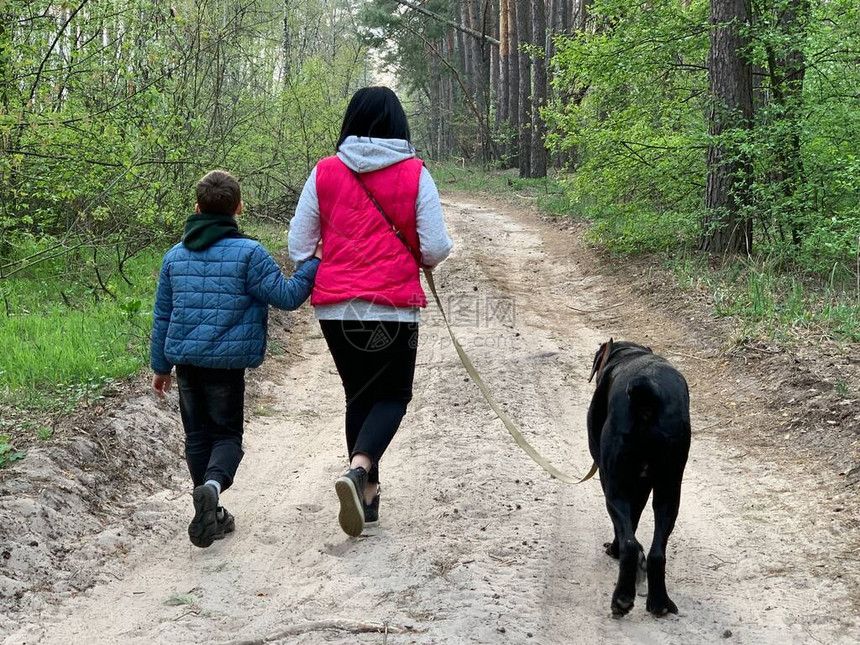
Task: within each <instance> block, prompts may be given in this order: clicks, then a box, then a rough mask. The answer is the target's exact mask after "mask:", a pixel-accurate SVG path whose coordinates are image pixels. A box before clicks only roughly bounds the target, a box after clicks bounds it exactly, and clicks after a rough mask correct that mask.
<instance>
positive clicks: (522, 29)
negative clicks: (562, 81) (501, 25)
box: [516, 0, 532, 177]
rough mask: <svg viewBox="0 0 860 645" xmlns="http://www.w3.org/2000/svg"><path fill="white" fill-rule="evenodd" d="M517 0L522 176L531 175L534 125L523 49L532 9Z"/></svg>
mask: <svg viewBox="0 0 860 645" xmlns="http://www.w3.org/2000/svg"><path fill="white" fill-rule="evenodd" d="M516 1H517V42H518V44H519V47H520V50H519V52H518V56H517V59H518V62H519V71H520V79H519V80H520V88H519V96H518V100H517V113H518V116H519V135H520V136H519V140H520V145H519V162H520V163H519V166H520V177H531V174H532V173H531V161H532V159H531V141H532V125H531V110H532V105H531V94H532V75H531V57H530V56H529V54H528V52H527V51H523V46H524V45H528V44H529V43H531V10H530V6H529V5H530V4H531V3H530V2H529V1H528V0H516Z"/></svg>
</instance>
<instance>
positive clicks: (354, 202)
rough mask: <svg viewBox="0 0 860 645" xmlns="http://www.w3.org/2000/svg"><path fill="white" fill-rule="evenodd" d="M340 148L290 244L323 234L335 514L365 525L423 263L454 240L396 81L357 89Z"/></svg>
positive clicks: (314, 299)
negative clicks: (336, 440)
mask: <svg viewBox="0 0 860 645" xmlns="http://www.w3.org/2000/svg"><path fill="white" fill-rule="evenodd" d="M336 149H337V154H336V155H334V156H332V157H327V158H326V159H323V160H322V161H320V162H319V163H318V164H317V166H316V168H314V170H313V172H311V175H310V177H309V178H308V181H307V183H306V184H305V187H304V190H302V194H301V197H300V198H299V203H298V206H297V207H296V215H295V217H294V218H293V221H292V223H291V226H290V235H289V245H290V257H291V258H292V259H293V260H294V261H296V262H300V261H303V260H307V259H308V258H310V257H311V256H312V255H313V254H314V251H315V249H316V246H317V243H318V242H319V241H321V244H322V258H323V259H322V264H321V265H320V269H319V272H318V274H317V278H316V284H315V286H314V291H313V294H312V296H311V304H312V305H313V306H314V313H315V315H316V318H317V319H318V320H319V321H320V327H321V328H322V333H323V336H324V337H325V339H326V343H327V344H328V347H329V351H330V352H331V355H332V358H333V359H334V363H335V366H336V367H337V371H338V373H339V374H340V377H341V380H342V381H343V389H344V393H345V395H346V445H347V449H348V452H349V458H350V465H349V470H348V472H347V473H346V474H344V475H343V476H342V477H339V478H338V479H337V481H336V482H335V490H336V492H337V495H338V498H339V500H340V514H339V516H338V520H339V522H340V526H341V528H342V529H343V530H344V531H345V532H346V533H347V534H348V535H351V536H358V535H361V532H362V531H363V530H364V525H365V523H372V522H376V521H377V520H378V517H379V466H378V464H379V460H380V458H381V457H382V455H383V453H384V452H385V449H386V448H387V447H388V444H389V443H390V442H391V440H392V439H393V438H394V435H395V433H396V432H397V429H398V428H399V427H400V422H401V420H402V419H403V416H404V415H405V414H406V407H407V405H408V403H409V401H410V400H411V399H412V381H413V377H414V374H415V356H416V351H417V347H418V321H419V311H420V308H421V307H424V306H426V304H427V298H426V297H425V295H424V291H423V289H422V288H421V281H420V278H419V269H420V268H421V267H422V266H423V267H426V268H431V269H432V268H433V267H435V266H436V265H437V264H439V263H440V262H441V261H442V260H444V259H445V258H446V257H447V256H448V254H449V253H450V252H451V248H452V246H453V243H452V242H451V239H450V238H449V237H448V232H447V230H446V229H445V221H444V219H443V217H442V206H441V204H440V203H439V193H438V191H437V189H436V185H435V183H434V182H433V179H432V178H431V177H430V173H429V172H428V171H427V169H426V168H424V164H423V162H422V161H421V160H420V159H418V158H417V157H416V153H415V149H414V148H413V147H412V144H411V143H410V133H409V124H408V122H407V119H406V113H405V112H404V110H403V106H402V105H401V104H400V101H399V100H398V99H397V96H396V95H395V94H394V92H392V91H391V90H390V89H388V88H386V87H366V88H364V89H362V90H359V91H358V92H356V94H355V96H353V97H352V100H351V101H350V103H349V106H348V107H347V109H346V115H345V116H344V118H343V125H342V126H341V132H340V139H339V140H338V142H337V146H336Z"/></svg>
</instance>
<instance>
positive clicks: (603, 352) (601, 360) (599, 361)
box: [588, 338, 614, 383]
mask: <svg viewBox="0 0 860 645" xmlns="http://www.w3.org/2000/svg"><path fill="white" fill-rule="evenodd" d="M613 346H614V339H613V338H610V339H609V342H608V343H603V344H602V345H601V346H600V349H598V350H597V353H596V354H595V355H594V362H593V363H592V364H591V376H589V377H588V382H589V383H591V381H592V380H593V379H594V375H595V374H597V373H598V372H600V370H602V369H603V367H604V366H605V365H606V361H607V360H608V359H609V355H610V354H611V353H612V348H613Z"/></svg>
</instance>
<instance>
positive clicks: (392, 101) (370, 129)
mask: <svg viewBox="0 0 860 645" xmlns="http://www.w3.org/2000/svg"><path fill="white" fill-rule="evenodd" d="M353 136H355V137H377V138H378V139H405V140H406V141H411V139H412V134H411V133H410V132H409V122H408V121H407V119H406V112H405V111H404V109H403V105H401V104H400V99H398V98H397V95H396V94H395V93H394V92H392V91H391V90H390V89H389V88H387V87H364V88H362V89H360V90H358V91H357V92H356V93H355V94H353V96H352V99H351V100H350V102H349V106H347V108H346V114H344V115H343V125H341V127H340V138H339V139H338V140H337V146H335V147H336V148H340V146H341V144H342V143H343V142H344V141H345V140H346V138H347V137H353Z"/></svg>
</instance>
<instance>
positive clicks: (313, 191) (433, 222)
mask: <svg viewBox="0 0 860 645" xmlns="http://www.w3.org/2000/svg"><path fill="white" fill-rule="evenodd" d="M337 156H338V157H339V158H340V160H341V161H343V162H344V163H345V164H346V165H347V166H348V167H349V168H351V169H352V170H355V171H357V172H372V171H374V170H381V169H382V168H387V167H388V166H392V165H394V164H396V163H399V162H401V161H404V160H406V159H411V158H412V157H414V156H415V149H414V148H413V147H412V145H411V144H410V143H409V142H408V141H404V140H403V139H368V138H365V137H348V138H347V139H346V140H345V141H344V142H343V143H342V144H341V146H340V148H339V149H338V152H337ZM316 177H317V171H316V168H314V169H313V171H312V172H311V175H310V177H308V180H307V182H306V183H305V187H304V189H303V190H302V194H301V197H299V203H298V206H296V214H295V216H294V217H293V219H292V221H291V222H290V234H289V246H290V258H291V259H292V260H293V261H294V262H301V261H303V260H307V259H308V258H309V257H311V256H312V255H313V254H314V251H315V250H316V245H317V242H318V241H319V239H320V207H319V198H318V197H317V183H316ZM380 217H381V216H380ZM415 220H416V222H415V223H416V226H417V229H418V239H419V241H420V244H421V263H422V264H423V265H424V266H426V267H430V268H433V267H435V266H436V265H438V264H439V263H440V262H442V261H443V260H444V259H445V258H447V257H448V255H449V254H450V253H451V249H452V248H453V246H454V243H453V242H452V241H451V238H450V237H449V236H448V231H447V229H446V228H445V220H444V218H443V216H442V205H441V203H440V202H439V191H438V190H437V189H436V184H435V183H434V182H433V178H432V177H431V176H430V173H429V172H428V171H427V169H426V168H424V169H423V170H422V171H421V178H420V180H419V183H418V198H417V199H416V200H415ZM314 314H315V315H316V317H317V318H318V319H320V320H394V321H402V322H418V318H419V310H418V308H417V307H405V308H404V307H386V306H383V305H378V304H373V303H370V302H367V301H366V300H360V299H358V298H356V299H353V300H348V301H345V302H339V303H336V304H333V305H320V306H318V307H315V308H314Z"/></svg>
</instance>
